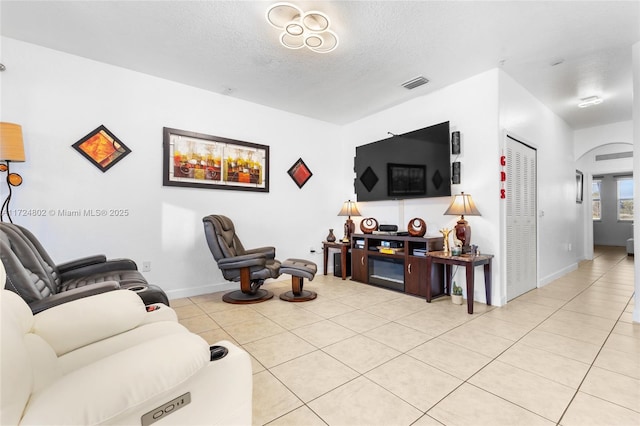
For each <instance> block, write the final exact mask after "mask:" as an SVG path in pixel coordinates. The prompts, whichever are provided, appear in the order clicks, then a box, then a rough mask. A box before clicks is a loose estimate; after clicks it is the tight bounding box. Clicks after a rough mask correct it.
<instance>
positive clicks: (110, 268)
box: [57, 259, 138, 281]
mask: <svg viewBox="0 0 640 426" xmlns="http://www.w3.org/2000/svg"><path fill="white" fill-rule="evenodd" d="M57 268H58V271H60V277H61V278H62V281H67V280H70V279H73V278H78V277H85V276H88V275H92V274H102V273H105V272H114V271H137V270H138V265H136V262H134V261H133V260H131V259H110V260H107V261H106V262H102V263H94V264H89V265H80V266H78V267H76V268H74V269H67V270H65V271H64V272H62V271H61V270H60V267H59V266H57Z"/></svg>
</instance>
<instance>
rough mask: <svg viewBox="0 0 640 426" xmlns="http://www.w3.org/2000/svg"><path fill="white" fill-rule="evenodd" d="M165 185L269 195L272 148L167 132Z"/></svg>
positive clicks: (164, 149) (173, 130) (165, 132)
mask: <svg viewBox="0 0 640 426" xmlns="http://www.w3.org/2000/svg"><path fill="white" fill-rule="evenodd" d="M163 135H164V136H163V152H164V155H163V161H164V162H163V167H162V169H163V176H162V184H163V185H164V186H183V187H193V188H209V189H231V190H240V191H259V192H269V147H268V146H267V145H259V144H256V143H251V142H244V141H239V140H235V139H227V138H222V137H219V136H211V135H205V134H202V133H195V132H189V131H186V130H178V129H171V128H168V127H165V128H164V129H163Z"/></svg>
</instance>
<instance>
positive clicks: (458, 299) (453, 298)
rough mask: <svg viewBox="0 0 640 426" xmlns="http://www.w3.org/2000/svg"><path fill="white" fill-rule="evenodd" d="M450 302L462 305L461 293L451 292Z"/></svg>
mask: <svg viewBox="0 0 640 426" xmlns="http://www.w3.org/2000/svg"><path fill="white" fill-rule="evenodd" d="M451 303H453V304H454V305H462V295H461V294H452V295H451Z"/></svg>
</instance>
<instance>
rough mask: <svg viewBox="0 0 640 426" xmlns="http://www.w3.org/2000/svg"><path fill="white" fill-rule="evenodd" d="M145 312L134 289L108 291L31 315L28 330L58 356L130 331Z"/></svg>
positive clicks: (143, 318) (139, 321) (139, 322)
mask: <svg viewBox="0 0 640 426" xmlns="http://www.w3.org/2000/svg"><path fill="white" fill-rule="evenodd" d="M162 309H165V308H164V307H163V308H162ZM166 309H170V308H169V307H167V308H166ZM146 315H147V311H146V309H145V306H144V303H143V302H142V299H140V297H138V295H137V294H136V293H135V292H133V291H129V290H116V291H109V292H106V293H102V294H97V295H95V296H90V297H85V298H82V299H78V300H74V301H73V302H69V303H64V304H62V305H58V306H55V307H53V308H50V309H47V310H46V311H43V312H40V313H39V314H37V315H34V318H33V319H34V323H33V328H32V330H31V332H32V333H35V334H37V335H39V336H40V337H42V338H43V339H44V340H46V341H47V343H49V345H51V347H52V348H53V349H54V351H55V352H56V354H57V355H58V356H61V355H63V354H65V353H67V352H70V351H72V350H74V349H77V348H79V347H82V346H85V345H88V344H91V343H94V342H97V341H99V340H103V339H106V338H108V337H111V336H114V335H116V334H119V333H123V332H125V331H128V330H131V329H133V328H135V327H137V326H138V325H140V324H141V323H143V322H144V321H145V318H146Z"/></svg>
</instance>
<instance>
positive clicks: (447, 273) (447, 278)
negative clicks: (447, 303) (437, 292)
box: [443, 265, 453, 295]
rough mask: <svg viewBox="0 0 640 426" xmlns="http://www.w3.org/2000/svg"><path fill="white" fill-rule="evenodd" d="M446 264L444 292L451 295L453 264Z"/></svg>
mask: <svg viewBox="0 0 640 426" xmlns="http://www.w3.org/2000/svg"><path fill="white" fill-rule="evenodd" d="M443 266H444V289H443V290H444V294H449V295H451V290H453V288H452V287H451V280H452V279H453V266H451V265H443Z"/></svg>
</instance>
